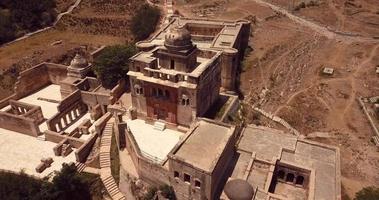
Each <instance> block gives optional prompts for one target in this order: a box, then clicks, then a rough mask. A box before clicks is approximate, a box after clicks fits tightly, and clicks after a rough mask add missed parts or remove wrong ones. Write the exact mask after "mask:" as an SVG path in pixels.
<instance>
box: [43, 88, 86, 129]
mask: <svg viewBox="0 0 379 200" xmlns="http://www.w3.org/2000/svg"><path fill="white" fill-rule="evenodd" d="M57 108H58V113H57V114H55V115H54V116H53V117H51V118H50V119H49V120H47V122H46V123H47V126H48V128H49V130H52V131H56V132H61V131H64V130H65V129H66V128H67V127H69V126H70V125H71V124H73V123H75V122H76V121H77V120H78V119H79V118H80V117H81V116H82V115H84V114H85V113H86V112H87V106H86V105H85V104H84V103H83V102H82V101H81V94H80V91H79V90H77V91H75V92H74V93H72V94H71V95H69V96H67V97H66V98H65V99H63V100H62V101H61V103H60V104H59V105H58V106H57Z"/></svg>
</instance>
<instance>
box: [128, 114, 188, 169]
mask: <svg viewBox="0 0 379 200" xmlns="http://www.w3.org/2000/svg"><path fill="white" fill-rule="evenodd" d="M127 125H128V128H129V129H130V132H131V133H132V134H133V136H134V139H135V140H136V142H137V145H138V147H139V149H140V150H141V152H142V154H143V155H144V156H145V157H146V158H149V159H151V160H155V161H158V162H162V161H164V160H165V159H166V158H167V155H168V153H169V152H170V151H171V150H172V149H173V148H174V146H175V145H176V144H177V143H178V142H179V140H180V138H181V137H182V136H183V135H184V133H182V132H179V131H175V130H171V129H167V128H166V129H165V130H163V131H160V130H156V129H154V125H151V124H147V123H145V121H144V120H141V119H135V120H130V119H129V120H127Z"/></svg>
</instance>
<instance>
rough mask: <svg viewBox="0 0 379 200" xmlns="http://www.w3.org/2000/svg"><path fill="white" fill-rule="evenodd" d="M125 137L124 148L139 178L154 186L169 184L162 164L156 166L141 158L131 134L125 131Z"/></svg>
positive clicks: (167, 175) (167, 174) (166, 172)
mask: <svg viewBox="0 0 379 200" xmlns="http://www.w3.org/2000/svg"><path fill="white" fill-rule="evenodd" d="M115 127H117V126H115ZM125 136H126V148H127V150H128V152H129V154H130V156H131V158H132V161H133V163H134V166H135V167H136V169H137V173H138V175H139V177H140V178H141V179H142V180H144V181H146V182H148V183H149V184H152V185H155V186H161V185H164V184H169V183H170V181H169V178H168V177H169V172H168V170H167V169H166V168H164V167H163V165H164V163H162V164H156V163H154V162H152V161H150V160H149V159H147V158H145V157H143V156H142V153H141V150H140V149H139V147H138V145H137V142H136V141H135V138H134V136H133V134H131V133H130V132H129V131H128V130H127V129H126V130H125Z"/></svg>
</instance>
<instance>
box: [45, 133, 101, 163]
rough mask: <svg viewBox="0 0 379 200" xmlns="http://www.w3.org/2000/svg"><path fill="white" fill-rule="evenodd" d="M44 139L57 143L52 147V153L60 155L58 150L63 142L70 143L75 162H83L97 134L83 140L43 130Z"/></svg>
mask: <svg viewBox="0 0 379 200" xmlns="http://www.w3.org/2000/svg"><path fill="white" fill-rule="evenodd" d="M44 134H45V139H46V140H47V141H50V142H54V143H57V145H56V146H55V147H54V149H53V150H54V153H55V154H56V155H60V151H61V149H62V145H63V144H67V143H69V144H70V145H72V146H73V147H74V148H76V150H75V157H76V161H77V162H85V161H86V159H87V157H88V155H89V154H90V152H91V150H92V147H93V145H94V144H95V142H96V139H97V138H98V134H94V135H92V136H91V137H90V138H89V139H88V140H87V141H84V140H82V139H79V138H75V137H70V136H67V135H62V134H59V133H57V132H54V131H49V130H47V131H45V132H44Z"/></svg>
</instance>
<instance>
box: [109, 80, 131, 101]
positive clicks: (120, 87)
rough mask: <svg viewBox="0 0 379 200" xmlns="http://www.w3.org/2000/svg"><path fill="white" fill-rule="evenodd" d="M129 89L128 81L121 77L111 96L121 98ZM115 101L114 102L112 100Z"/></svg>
mask: <svg viewBox="0 0 379 200" xmlns="http://www.w3.org/2000/svg"><path fill="white" fill-rule="evenodd" d="M126 90H127V83H126V81H125V80H124V79H121V80H120V81H119V82H118V84H117V85H116V86H115V87H114V88H113V89H112V91H111V97H113V99H119V98H120V97H121V95H123V94H124V93H125V92H126ZM112 103H114V102H112Z"/></svg>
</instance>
